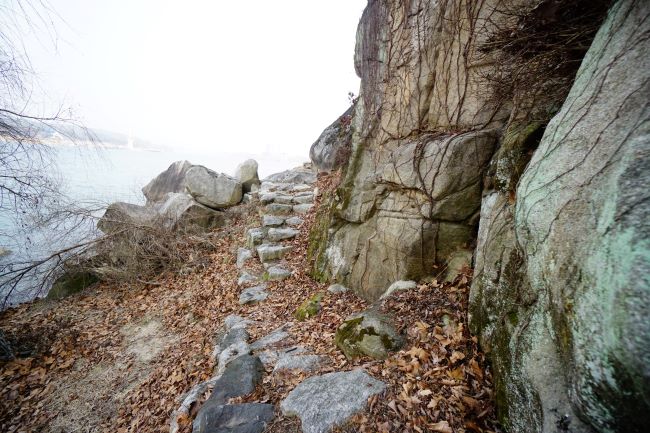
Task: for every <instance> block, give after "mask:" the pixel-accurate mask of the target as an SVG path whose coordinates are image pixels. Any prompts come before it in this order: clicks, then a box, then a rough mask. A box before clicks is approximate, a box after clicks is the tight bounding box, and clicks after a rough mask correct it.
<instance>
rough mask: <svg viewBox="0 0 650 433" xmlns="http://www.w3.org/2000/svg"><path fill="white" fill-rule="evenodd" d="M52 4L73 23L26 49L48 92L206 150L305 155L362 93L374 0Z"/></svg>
mask: <svg viewBox="0 0 650 433" xmlns="http://www.w3.org/2000/svg"><path fill="white" fill-rule="evenodd" d="M50 4H51V6H52V7H53V8H54V9H55V10H56V13H57V14H58V15H59V16H60V17H61V19H62V20H65V23H62V22H59V23H58V24H56V29H57V37H56V38H54V41H53V40H52V38H51V37H50V36H48V33H47V31H46V29H44V28H43V27H42V26H37V27H36V29H37V31H36V33H37V35H31V36H30V35H25V44H26V47H25V48H26V49H27V51H28V53H29V55H30V58H31V62H32V65H33V67H34V69H35V70H36V72H37V73H38V80H39V87H40V88H41V89H44V90H46V91H47V93H48V95H47V98H48V100H49V101H61V100H64V101H65V103H66V104H68V105H72V106H73V107H74V108H75V112H76V114H77V115H80V116H81V117H82V119H83V120H84V122H85V123H86V124H87V125H88V126H91V127H97V128H104V129H109V130H114V131H117V132H124V133H129V131H131V132H132V133H133V135H135V136H139V137H141V138H144V139H148V140H151V141H154V142H158V143H161V144H166V145H171V146H175V147H180V148H184V149H192V150H198V151H210V152H215V153H218V152H219V151H224V150H225V151H242V152H252V153H259V152H263V151H266V150H270V151H271V152H285V153H289V154H298V155H304V156H306V155H307V152H308V150H309V146H310V145H311V143H312V142H313V141H314V140H315V139H316V138H317V137H318V135H319V134H320V132H321V131H322V130H323V129H324V128H325V127H326V126H327V125H329V124H330V123H331V122H332V121H333V120H334V119H336V117H338V115H340V114H342V113H343V111H345V109H346V108H347V107H348V105H349V104H348V97H347V93H348V92H349V91H352V92H354V93H355V94H356V93H357V92H358V87H359V79H358V78H357V77H356V74H355V72H354V63H353V55H354V42H355V33H356V26H357V23H358V20H359V18H360V16H361V13H362V11H363V8H364V7H365V4H366V0H328V1H316V0H276V1H270V0H248V1H231V0H182V1H181V0H110V1H107V0H51V2H50ZM34 36H37V37H34ZM35 97H38V95H36V96H35Z"/></svg>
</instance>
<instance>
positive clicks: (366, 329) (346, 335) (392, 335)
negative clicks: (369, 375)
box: [334, 310, 404, 359]
mask: <svg viewBox="0 0 650 433" xmlns="http://www.w3.org/2000/svg"><path fill="white" fill-rule="evenodd" d="M334 342H335V343H336V346H337V347H338V348H339V349H341V350H342V351H343V353H344V354H345V356H346V357H348V358H350V359H352V358H357V357H360V356H364V355H365V356H369V357H371V358H375V359H386V358H387V357H388V355H389V353H390V352H393V351H396V350H399V349H400V348H401V347H402V345H403V344H404V338H403V337H402V336H401V335H400V334H399V333H398V332H397V330H396V329H395V327H394V326H393V324H392V321H391V319H390V318H389V317H388V316H385V315H383V314H380V313H378V312H377V311H375V310H366V311H364V312H362V313H358V314H353V315H352V316H350V317H348V318H347V319H345V321H344V322H343V323H342V324H341V326H339V328H338V329H337V330H336V336H335V337H334Z"/></svg>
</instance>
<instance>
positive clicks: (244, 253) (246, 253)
mask: <svg viewBox="0 0 650 433" xmlns="http://www.w3.org/2000/svg"><path fill="white" fill-rule="evenodd" d="M252 258H253V252H252V251H251V250H249V249H246V248H238V249H237V269H241V268H243V267H244V265H245V264H246V262H247V261H248V260H250V259H252Z"/></svg>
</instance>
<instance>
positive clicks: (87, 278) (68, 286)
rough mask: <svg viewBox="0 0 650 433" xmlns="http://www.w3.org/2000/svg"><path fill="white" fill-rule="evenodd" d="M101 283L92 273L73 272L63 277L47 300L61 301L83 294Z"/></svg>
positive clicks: (49, 293)
mask: <svg viewBox="0 0 650 433" xmlns="http://www.w3.org/2000/svg"><path fill="white" fill-rule="evenodd" d="M97 281H99V278H98V277H97V275H95V274H92V273H90V272H71V273H67V274H64V275H62V276H61V277H59V278H57V280H56V281H55V282H54V284H53V285H52V288H51V289H50V291H49V292H48V293H47V299H61V298H65V297H67V296H70V295H73V294H75V293H78V292H81V291H82V290H83V289H85V288H86V287H89V286H91V285H93V284H95V283H96V282H97Z"/></svg>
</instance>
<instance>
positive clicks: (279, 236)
mask: <svg viewBox="0 0 650 433" xmlns="http://www.w3.org/2000/svg"><path fill="white" fill-rule="evenodd" d="M298 233H300V232H299V231H298V230H296V229H292V228H286V229H280V228H271V229H269V232H268V234H267V237H268V239H269V241H271V242H279V241H283V240H285V239H291V238H295V237H296V235H297V234H298Z"/></svg>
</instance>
